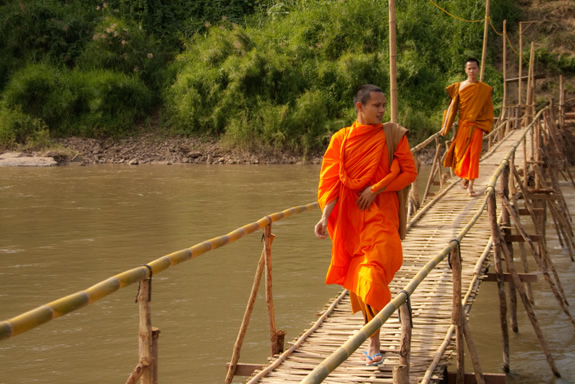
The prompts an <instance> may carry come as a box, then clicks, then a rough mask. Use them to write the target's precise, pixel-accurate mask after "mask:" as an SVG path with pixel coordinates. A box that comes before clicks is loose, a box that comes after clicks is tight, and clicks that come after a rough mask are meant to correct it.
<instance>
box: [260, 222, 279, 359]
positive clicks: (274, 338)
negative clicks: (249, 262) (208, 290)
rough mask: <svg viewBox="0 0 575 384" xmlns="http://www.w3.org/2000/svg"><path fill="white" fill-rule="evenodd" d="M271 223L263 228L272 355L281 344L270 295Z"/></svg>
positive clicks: (277, 351)
mask: <svg viewBox="0 0 575 384" xmlns="http://www.w3.org/2000/svg"><path fill="white" fill-rule="evenodd" d="M271 231H272V225H271V224H269V225H267V226H266V227H265V228H264V249H265V252H266V263H265V267H266V304H267V309H268V318H269V327H270V332H269V333H270V344H271V354H272V356H275V355H277V354H278V353H279V352H280V350H283V345H282V346H281V347H280V346H279V345H278V331H277V329H276V319H275V312H274V301H273V295H272V239H273V237H274V235H273V234H272V233H271Z"/></svg>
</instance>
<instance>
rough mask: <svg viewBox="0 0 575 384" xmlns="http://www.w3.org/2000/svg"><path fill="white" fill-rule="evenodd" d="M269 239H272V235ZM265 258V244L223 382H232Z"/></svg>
mask: <svg viewBox="0 0 575 384" xmlns="http://www.w3.org/2000/svg"><path fill="white" fill-rule="evenodd" d="M271 240H272V241H273V237H272V239H271ZM265 258H266V251H265V246H264V249H262V254H261V256H260V260H259V262H258V266H257V268H256V274H255V276H254V281H253V283H252V289H251V292H250V297H249V299H248V304H247V306H246V310H245V312H244V317H243V319H242V324H241V326H240V330H239V332H238V336H237V338H236V342H235V344H234V348H233V351H232V359H231V361H230V365H229V366H228V371H227V374H226V379H225V382H226V383H228V384H229V383H231V382H232V380H233V378H234V375H235V372H236V368H237V366H238V361H239V359H240V352H241V349H242V345H243V342H244V338H245V335H246V332H247V330H248V325H249V322H250V318H251V315H252V312H253V309H254V305H255V302H256V298H257V295H258V289H259V286H260V282H261V279H262V274H263V271H264V265H265Z"/></svg>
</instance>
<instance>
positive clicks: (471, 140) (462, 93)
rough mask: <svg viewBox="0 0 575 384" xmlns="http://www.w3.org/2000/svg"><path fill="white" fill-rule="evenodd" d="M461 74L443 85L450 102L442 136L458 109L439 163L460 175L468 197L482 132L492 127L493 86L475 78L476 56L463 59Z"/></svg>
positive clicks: (478, 155) (474, 176)
mask: <svg viewBox="0 0 575 384" xmlns="http://www.w3.org/2000/svg"><path fill="white" fill-rule="evenodd" d="M465 73H466V74H467V80H465V81H463V82H459V83H454V84H451V85H450V86H448V87H447V88H446V90H447V93H448V95H449V98H450V99H451V102H450V103H449V108H448V109H447V111H446V113H445V115H444V118H443V122H442V127H441V132H440V133H441V135H443V136H445V134H447V132H449V130H450V129H451V126H452V125H453V121H454V120H455V115H456V114H457V112H459V122H458V127H457V132H456V134H455V138H454V139H453V141H452V142H451V145H450V146H449V149H448V150H447V154H446V156H445V160H444V162H443V165H445V166H446V167H451V168H453V172H454V173H455V174H456V175H457V176H459V177H460V178H462V181H461V187H462V188H463V189H467V192H468V193H469V196H475V195H476V193H475V191H474V190H473V182H474V181H475V179H477V178H478V177H479V158H480V157H481V149H482V147H483V133H484V132H486V133H489V132H491V129H492V128H493V102H492V101H491V93H492V92H493V88H491V87H490V86H489V85H487V84H485V83H483V82H481V81H478V80H477V75H478V74H479V61H477V59H473V58H470V59H468V60H467V61H466V62H465Z"/></svg>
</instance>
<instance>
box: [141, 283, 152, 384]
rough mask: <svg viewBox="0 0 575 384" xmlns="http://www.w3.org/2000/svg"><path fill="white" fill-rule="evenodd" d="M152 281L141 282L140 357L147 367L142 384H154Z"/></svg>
mask: <svg viewBox="0 0 575 384" xmlns="http://www.w3.org/2000/svg"><path fill="white" fill-rule="evenodd" d="M149 297H150V279H149V278H146V279H144V280H142V281H141V282H140V291H139V293H138V305H139V308H140V329H139V336H140V338H139V343H138V345H139V348H138V349H139V355H140V363H141V364H142V365H144V366H146V369H144V373H143V375H142V384H154V381H153V380H154V362H153V361H152V310H151V305H150V300H149Z"/></svg>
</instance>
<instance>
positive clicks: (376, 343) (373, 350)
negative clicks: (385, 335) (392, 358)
mask: <svg viewBox="0 0 575 384" xmlns="http://www.w3.org/2000/svg"><path fill="white" fill-rule="evenodd" d="M379 331H380V330H379V329H378V330H377V331H376V332H375V333H374V334H373V335H371V336H370V337H369V347H368V349H367V353H368V354H369V356H371V361H373V362H378V361H381V360H383V355H382V354H381V341H380V340H379Z"/></svg>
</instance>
